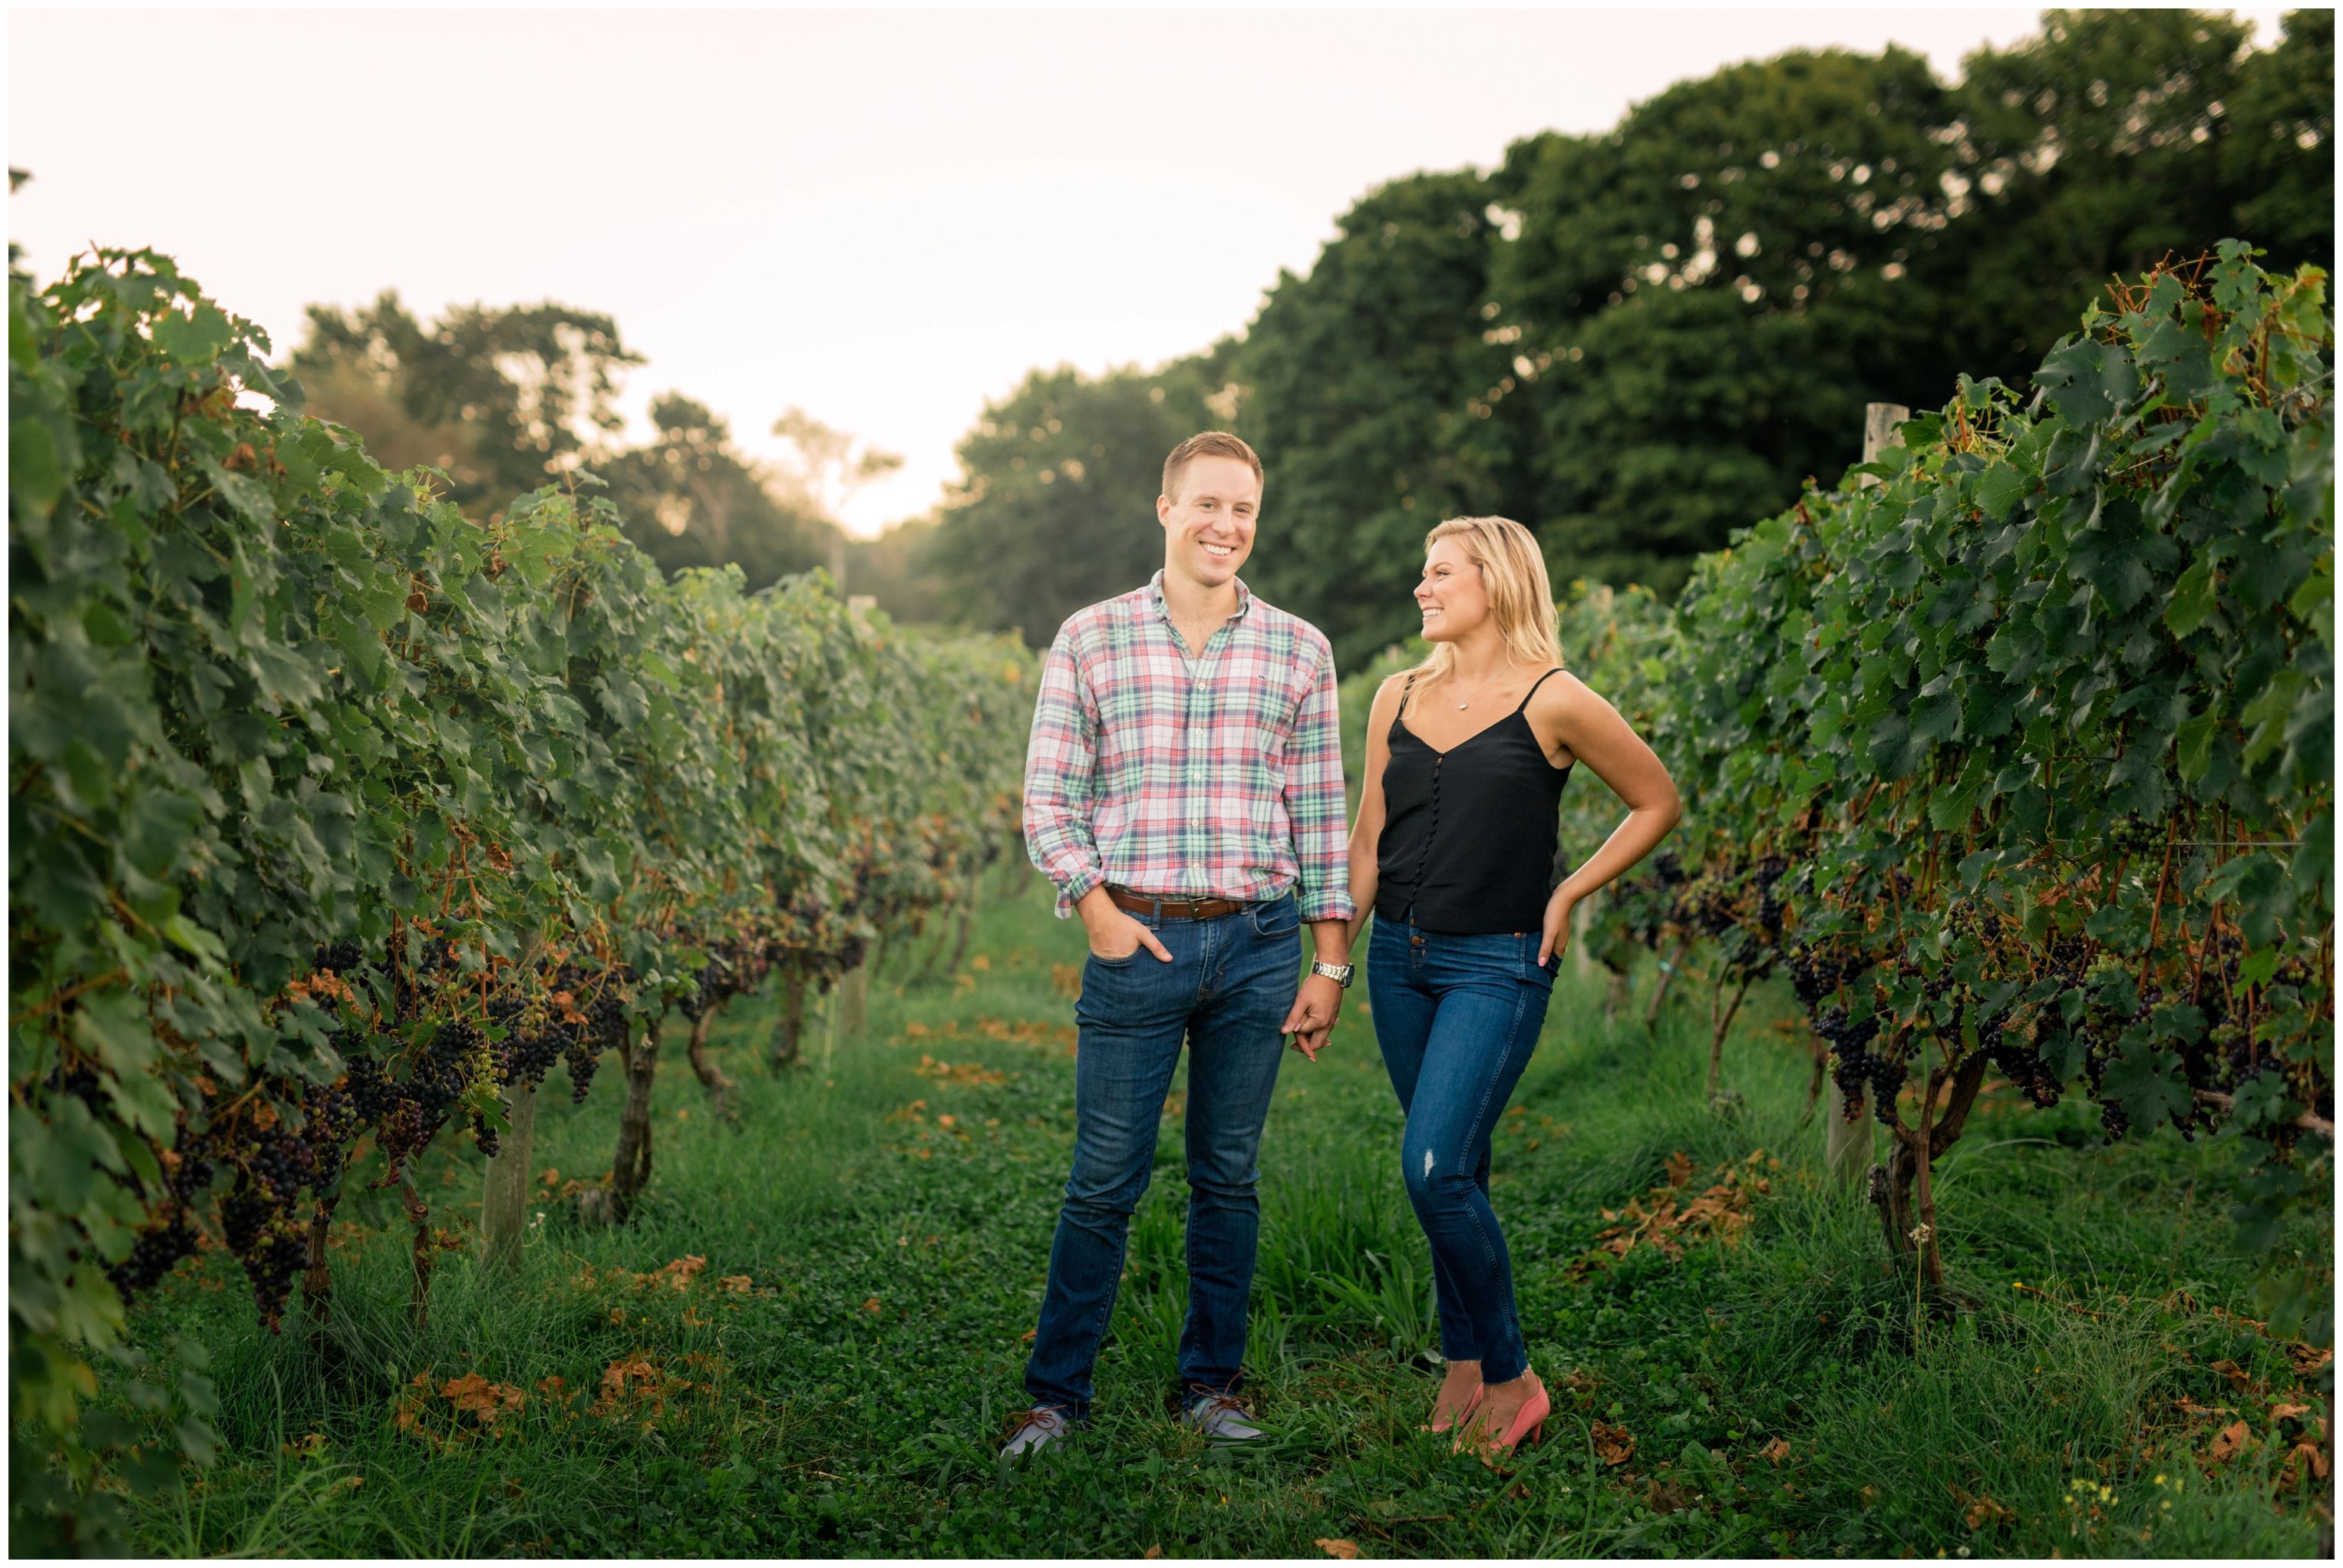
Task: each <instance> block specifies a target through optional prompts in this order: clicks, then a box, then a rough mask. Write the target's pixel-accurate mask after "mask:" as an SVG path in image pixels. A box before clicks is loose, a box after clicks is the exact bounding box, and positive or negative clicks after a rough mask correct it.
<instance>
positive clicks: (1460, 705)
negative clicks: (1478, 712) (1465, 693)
mask: <svg viewBox="0 0 2343 1568" xmlns="http://www.w3.org/2000/svg"><path fill="white" fill-rule="evenodd" d="M1470 706H1471V702H1470V700H1469V699H1467V700H1466V701H1464V702H1460V703H1458V704H1457V705H1456V711H1458V712H1459V713H1462V712H1463V711H1464V709H1466V708H1468V707H1470Z"/></svg>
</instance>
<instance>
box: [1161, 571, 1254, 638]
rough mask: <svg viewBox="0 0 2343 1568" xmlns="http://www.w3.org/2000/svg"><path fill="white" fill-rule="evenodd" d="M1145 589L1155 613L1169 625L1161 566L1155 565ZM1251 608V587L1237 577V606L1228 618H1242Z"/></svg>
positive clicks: (1170, 609)
mask: <svg viewBox="0 0 2343 1568" xmlns="http://www.w3.org/2000/svg"><path fill="white" fill-rule="evenodd" d="M1147 591H1148V593H1149V594H1150V595H1151V596H1152V598H1153V601H1154V605H1155V613H1156V614H1157V615H1159V616H1161V617H1162V618H1163V624H1164V625H1166V626H1170V625H1171V624H1172V607H1171V606H1170V605H1168V604H1166V603H1165V602H1164V601H1163V568H1161V567H1157V568H1155V575H1154V576H1153V577H1151V578H1148V579H1147ZM1251 608H1252V589H1251V588H1247V587H1245V581H1244V578H1237V608H1235V609H1234V610H1232V611H1231V612H1230V614H1229V619H1231V620H1242V619H1244V618H1245V612H1246V611H1247V610H1250V609H1251Z"/></svg>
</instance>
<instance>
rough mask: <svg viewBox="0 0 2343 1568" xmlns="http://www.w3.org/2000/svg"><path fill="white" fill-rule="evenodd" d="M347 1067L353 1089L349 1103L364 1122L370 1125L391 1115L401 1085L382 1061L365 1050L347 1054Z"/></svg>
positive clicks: (348, 1077)
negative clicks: (393, 1080) (398, 1084)
mask: <svg viewBox="0 0 2343 1568" xmlns="http://www.w3.org/2000/svg"><path fill="white" fill-rule="evenodd" d="M343 1061H344V1063H345V1065H346V1066H347V1076H346V1078H345V1080H344V1081H345V1082H346V1083H347V1085H348V1088H349V1091H350V1105H351V1109H352V1111H353V1112H354V1114H355V1115H356V1116H357V1119H358V1121H359V1122H360V1123H362V1124H371V1123H373V1122H377V1121H381V1120H382V1119H383V1118H384V1117H386V1116H387V1115H389V1114H390V1111H391V1107H392V1106H394V1105H396V1104H397V1103H398V1100H399V1093H398V1086H397V1084H396V1083H393V1082H392V1081H391V1080H390V1075H389V1074H388V1073H387V1072H385V1071H383V1070H382V1063H381V1061H380V1060H377V1059H376V1058H375V1057H374V1056H372V1055H370V1054H367V1053H366V1052H359V1053H357V1054H355V1055H350V1056H346V1057H345V1058H343Z"/></svg>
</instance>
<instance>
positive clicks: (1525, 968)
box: [1522, 931, 1562, 990]
mask: <svg viewBox="0 0 2343 1568" xmlns="http://www.w3.org/2000/svg"><path fill="white" fill-rule="evenodd" d="M1544 940H1545V933H1544V931H1531V932H1529V933H1528V934H1526V935H1525V936H1523V938H1522V979H1523V980H1524V981H1526V982H1527V983H1529V984H1531V985H1536V986H1544V988H1545V989H1546V990H1553V989H1554V976H1555V974H1556V973H1557V972H1559V971H1560V970H1561V969H1562V955H1561V954H1559V953H1548V954H1547V955H1546V960H1545V962H1544V965H1540V964H1539V962H1538V945H1539V944H1540V943H1542V942H1544Z"/></svg>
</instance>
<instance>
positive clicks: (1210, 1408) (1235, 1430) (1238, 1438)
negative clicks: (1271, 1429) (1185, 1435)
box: [1180, 1393, 1262, 1443]
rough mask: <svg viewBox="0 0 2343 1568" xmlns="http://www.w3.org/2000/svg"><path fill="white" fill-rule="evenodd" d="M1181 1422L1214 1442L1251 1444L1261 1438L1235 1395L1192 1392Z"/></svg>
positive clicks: (1184, 1408)
mask: <svg viewBox="0 0 2343 1568" xmlns="http://www.w3.org/2000/svg"><path fill="white" fill-rule="evenodd" d="M1180 1419H1181V1420H1182V1422H1186V1423H1187V1424H1188V1425H1190V1426H1192V1427H1194V1428H1195V1429H1196V1430H1197V1431H1198V1432H1202V1433H1203V1434H1204V1436H1205V1438H1206V1439H1207V1440H1209V1441H1211V1442H1214V1443H1231V1442H1252V1440H1253V1439H1255V1438H1257V1437H1260V1436H1261V1435H1262V1430H1261V1428H1259V1427H1257V1426H1255V1425H1253V1424H1252V1421H1251V1420H1250V1419H1249V1418H1248V1417H1247V1415H1246V1413H1245V1408H1244V1406H1243V1405H1242V1404H1240V1403H1239V1402H1237V1399H1236V1396H1235V1395H1233V1394H1225V1393H1192V1394H1190V1395H1189V1396H1188V1402H1187V1403H1186V1404H1184V1405H1183V1406H1182V1407H1181V1410H1180Z"/></svg>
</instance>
